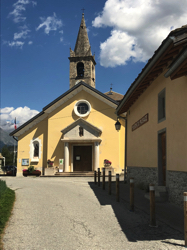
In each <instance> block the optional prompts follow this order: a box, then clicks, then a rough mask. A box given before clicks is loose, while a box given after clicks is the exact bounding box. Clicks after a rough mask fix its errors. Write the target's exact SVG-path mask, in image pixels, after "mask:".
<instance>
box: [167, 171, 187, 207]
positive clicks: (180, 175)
mask: <svg viewBox="0 0 187 250" xmlns="http://www.w3.org/2000/svg"><path fill="white" fill-rule="evenodd" d="M167 178H168V179H167V187H168V192H169V201H170V202H172V203H175V204H176V205H179V206H180V207H182V208H183V206H184V198H183V193H184V192H187V172H182V171H167Z"/></svg>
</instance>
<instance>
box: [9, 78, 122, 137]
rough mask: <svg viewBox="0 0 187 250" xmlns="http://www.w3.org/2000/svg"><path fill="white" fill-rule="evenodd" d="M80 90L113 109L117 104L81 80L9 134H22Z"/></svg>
mask: <svg viewBox="0 0 187 250" xmlns="http://www.w3.org/2000/svg"><path fill="white" fill-rule="evenodd" d="M82 90H84V91H86V92H88V93H89V94H91V95H93V96H95V97H96V98H98V99H100V100H101V101H103V102H105V103H107V104H108V105H110V106H111V107H113V108H114V109H116V107H117V105H118V102H117V101H115V100H113V99H112V98H110V97H109V96H107V95H105V94H103V93H102V92H100V91H99V90H97V89H95V88H93V87H91V86H90V85H88V84H86V83H84V82H82V81H81V82H79V83H78V84H76V85H75V86H74V87H72V88H71V89H69V90H68V91H66V92H65V93H64V94H62V95H61V96H59V97H58V98H56V99H55V100H54V101H52V102H51V103H49V104H48V105H47V106H45V107H44V108H43V110H42V111H41V112H40V113H38V114H37V115H36V116H34V117H33V118H31V119H30V120H28V121H27V122H25V123H24V124H22V125H21V126H20V127H18V128H17V129H15V130H14V131H12V132H11V133H10V136H19V135H21V134H23V133H24V132H26V131H27V130H29V129H30V128H32V127H33V126H35V125H36V124H37V123H39V122H40V121H42V120H44V119H45V118H46V117H47V116H48V114H49V113H51V112H52V111H53V110H55V109H56V108H57V107H59V106H60V105H62V104H63V103H65V102H66V101H68V100H69V99H71V98H72V97H73V96H75V95H76V94H77V93H79V92H80V91H82Z"/></svg>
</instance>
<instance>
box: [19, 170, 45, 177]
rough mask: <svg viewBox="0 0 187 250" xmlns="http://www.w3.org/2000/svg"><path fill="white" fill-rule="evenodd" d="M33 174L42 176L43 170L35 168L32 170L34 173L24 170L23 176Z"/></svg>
mask: <svg viewBox="0 0 187 250" xmlns="http://www.w3.org/2000/svg"><path fill="white" fill-rule="evenodd" d="M32 175H35V176H40V175H41V171H39V170H37V171H36V170H34V171H32V173H29V171H23V176H25V177H27V176H32Z"/></svg>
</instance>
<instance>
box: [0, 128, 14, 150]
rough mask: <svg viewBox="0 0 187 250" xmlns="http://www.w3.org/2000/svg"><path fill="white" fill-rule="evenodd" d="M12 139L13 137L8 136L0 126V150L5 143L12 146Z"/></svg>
mask: <svg viewBox="0 0 187 250" xmlns="http://www.w3.org/2000/svg"><path fill="white" fill-rule="evenodd" d="M14 141H15V140H14V139H13V137H11V136H9V134H8V133H7V132H6V131H5V130H3V129H2V128H0V151H1V149H2V147H3V146H5V145H7V146H13V145H14V143H15V142H14Z"/></svg>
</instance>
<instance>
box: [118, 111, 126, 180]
mask: <svg viewBox="0 0 187 250" xmlns="http://www.w3.org/2000/svg"><path fill="white" fill-rule="evenodd" d="M117 118H121V119H123V120H125V167H124V183H127V117H122V116H119V115H118V116H117Z"/></svg>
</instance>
